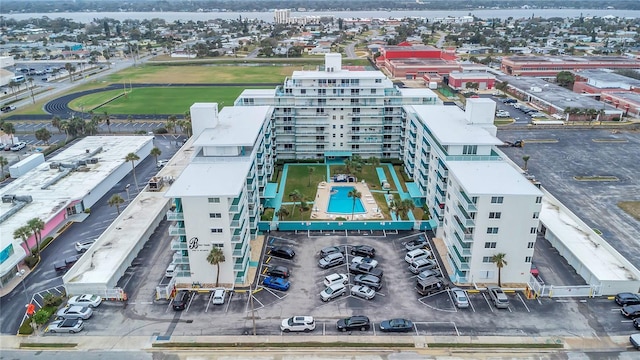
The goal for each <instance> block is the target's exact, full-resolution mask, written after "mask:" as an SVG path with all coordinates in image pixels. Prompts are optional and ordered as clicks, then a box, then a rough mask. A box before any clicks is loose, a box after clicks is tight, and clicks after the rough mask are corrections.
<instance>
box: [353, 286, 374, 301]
mask: <svg viewBox="0 0 640 360" xmlns="http://www.w3.org/2000/svg"><path fill="white" fill-rule="evenodd" d="M351 295H353V296H357V297H359V298H363V299H365V300H371V299H373V298H374V297H375V296H376V291H375V290H373V289H372V288H370V287H368V286H366V285H355V286H354V287H352V288H351Z"/></svg>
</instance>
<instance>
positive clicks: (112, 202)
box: [107, 194, 124, 215]
mask: <svg viewBox="0 0 640 360" xmlns="http://www.w3.org/2000/svg"><path fill="white" fill-rule="evenodd" d="M123 202H124V199H123V198H122V196H120V194H113V195H112V196H111V197H110V198H109V201H107V204H109V206H115V207H116V210H117V211H118V215H120V204H122V203H123Z"/></svg>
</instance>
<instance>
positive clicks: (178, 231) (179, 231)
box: [169, 225, 187, 236]
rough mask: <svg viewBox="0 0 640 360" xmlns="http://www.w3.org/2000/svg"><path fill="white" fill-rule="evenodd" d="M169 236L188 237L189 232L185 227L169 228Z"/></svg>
mask: <svg viewBox="0 0 640 360" xmlns="http://www.w3.org/2000/svg"><path fill="white" fill-rule="evenodd" d="M169 235H170V236H186V235H187V230H186V229H185V228H183V227H178V226H173V225H172V226H169Z"/></svg>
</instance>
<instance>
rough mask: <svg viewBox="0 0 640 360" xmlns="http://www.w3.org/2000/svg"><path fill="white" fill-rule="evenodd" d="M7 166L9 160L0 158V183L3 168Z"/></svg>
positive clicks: (2, 176)
mask: <svg viewBox="0 0 640 360" xmlns="http://www.w3.org/2000/svg"><path fill="white" fill-rule="evenodd" d="M7 165H9V160H7V158H6V157H4V156H0V181H2V180H4V167H5V166H7Z"/></svg>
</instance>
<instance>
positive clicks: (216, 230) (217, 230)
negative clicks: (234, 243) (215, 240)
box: [211, 228, 222, 234]
mask: <svg viewBox="0 0 640 360" xmlns="http://www.w3.org/2000/svg"><path fill="white" fill-rule="evenodd" d="M211 232H212V233H214V234H216V233H222V228H211Z"/></svg>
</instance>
